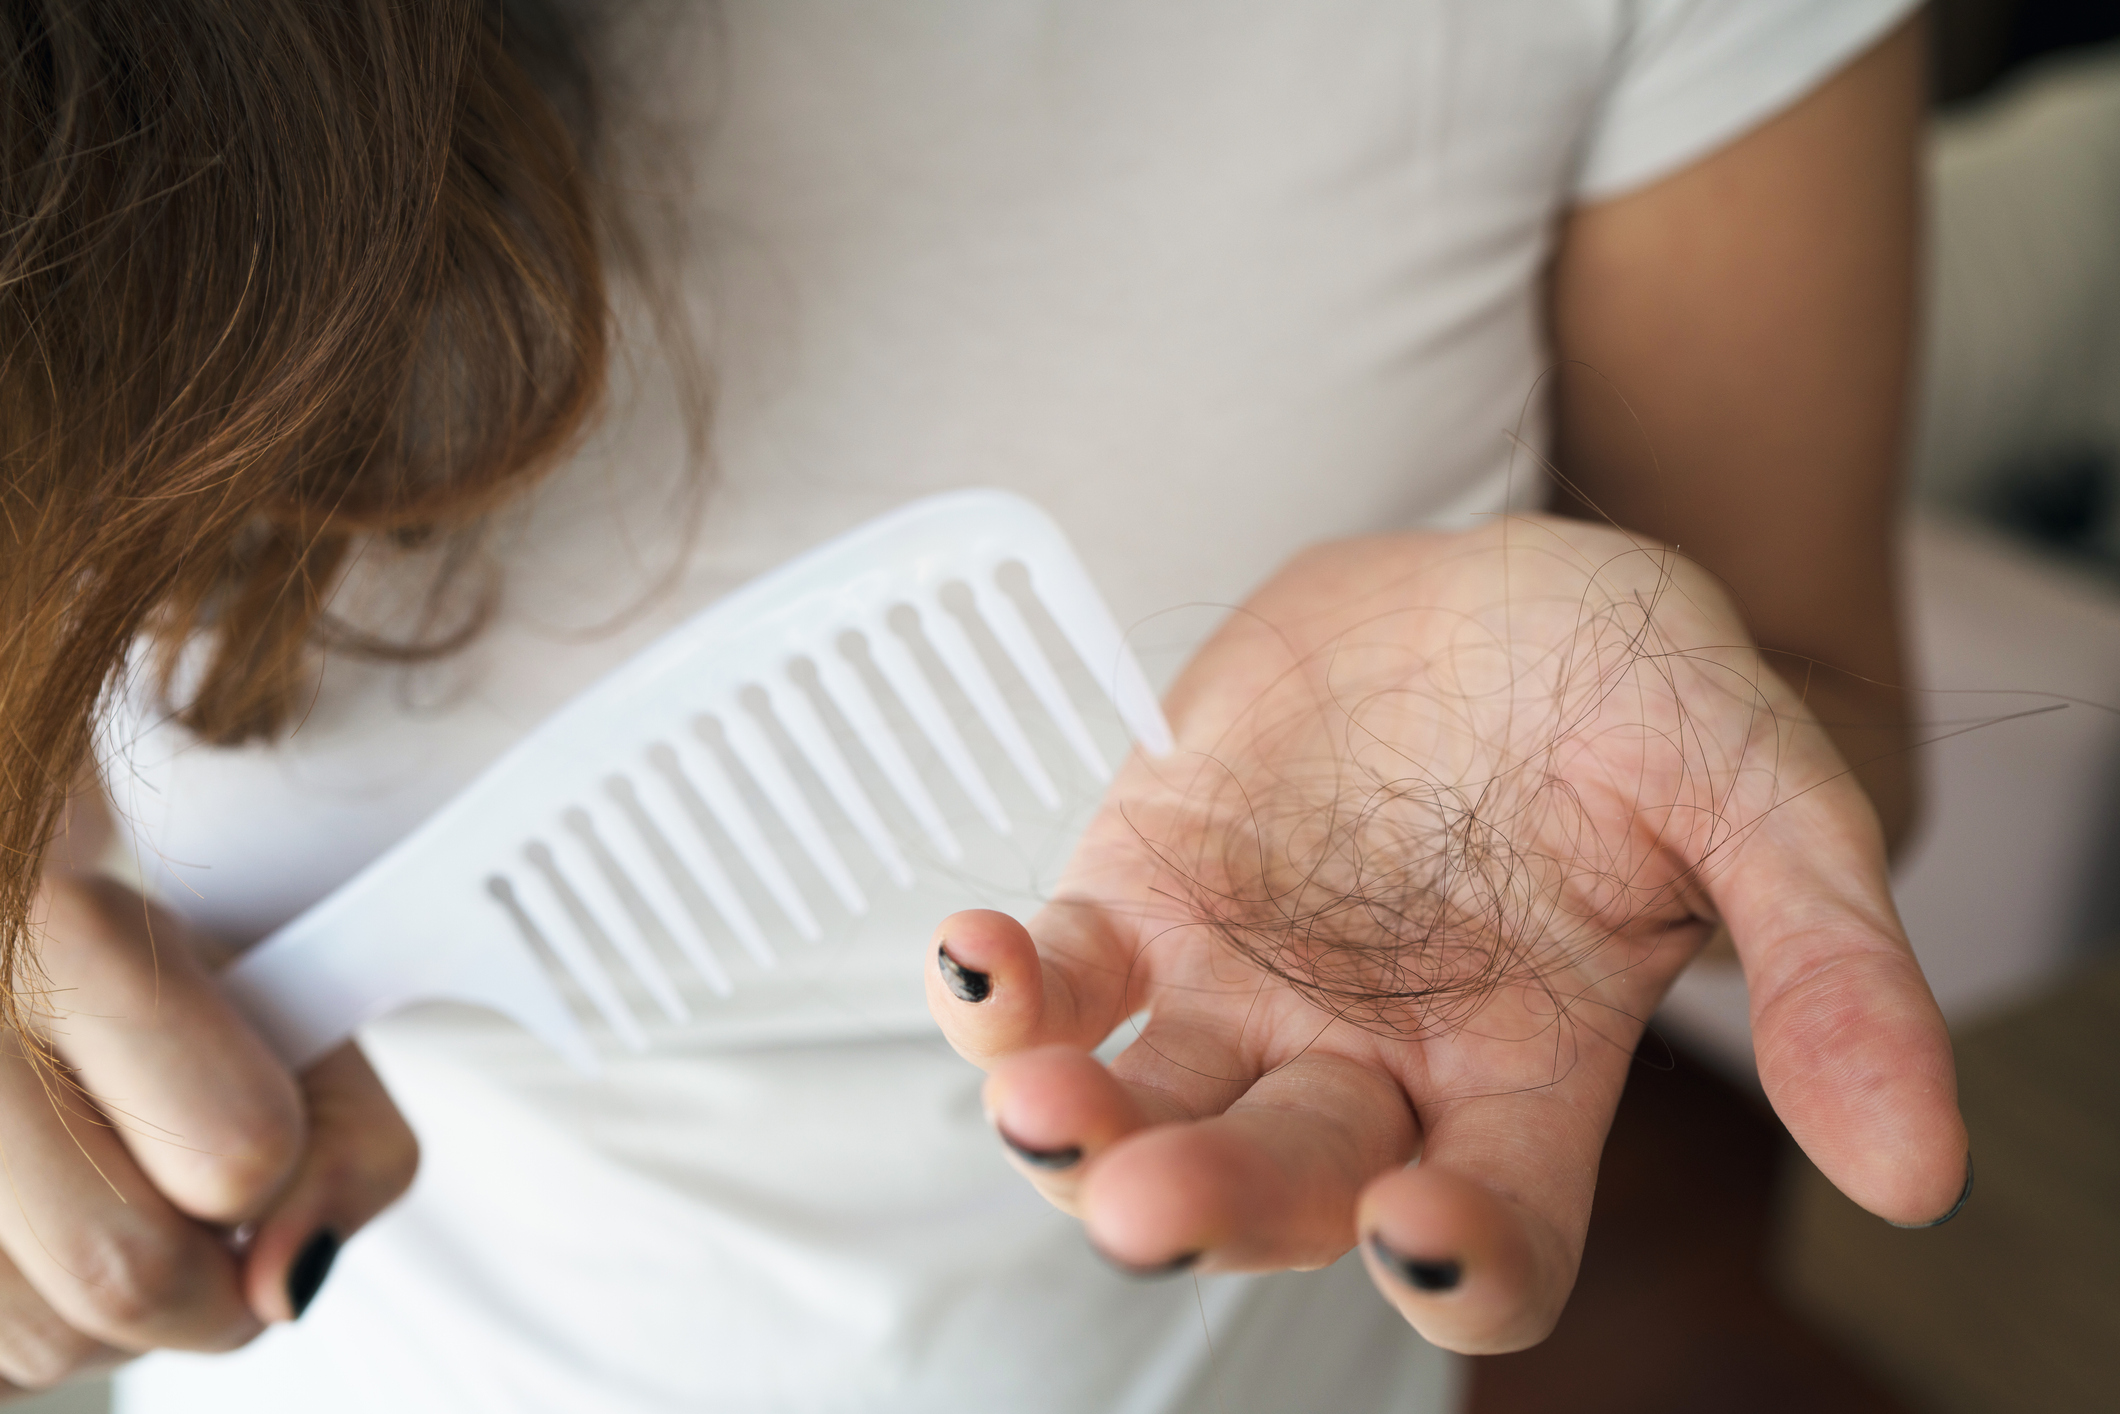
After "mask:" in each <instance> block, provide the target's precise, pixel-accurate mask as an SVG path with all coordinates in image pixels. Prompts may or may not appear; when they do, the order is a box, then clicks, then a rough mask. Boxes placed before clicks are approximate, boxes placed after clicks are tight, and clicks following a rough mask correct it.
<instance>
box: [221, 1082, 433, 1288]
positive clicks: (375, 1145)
mask: <svg viewBox="0 0 2120 1414" xmlns="http://www.w3.org/2000/svg"><path fill="white" fill-rule="evenodd" d="M302 1091H303V1099H304V1101H305V1102H306V1104H307V1107H308V1115H309V1144H308V1147H307V1148H306V1149H305V1150H304V1151H303V1153H302V1157H301V1159H300V1160H299V1161H298V1162H297V1163H296V1165H295V1171H294V1176H293V1178H291V1179H290V1180H289V1181H288V1184H287V1187H286V1188H285V1189H284V1190H283V1191H282V1192H281V1194H280V1197H279V1200H278V1201H277V1202H275V1203H274V1204H273V1206H272V1208H271V1209H270V1210H269V1211H268V1212H267V1213H266V1214H265V1216H264V1217H263V1218H262V1219H260V1220H259V1222H258V1225H257V1229H256V1232H255V1233H254V1234H253V1236H252V1239H251V1243H250V1249H249V1252H248V1254H247V1256H246V1258H245V1261H244V1268H243V1288H244V1294H245V1296H246V1297H247V1299H248V1300H249V1302H250V1307H251V1310H253V1311H254V1312H256V1313H257V1315H258V1318H259V1319H260V1320H265V1321H291V1320H294V1319H296V1318H297V1317H299V1316H300V1315H301V1314H302V1312H303V1311H304V1310H306V1309H307V1308H308V1306H309V1303H310V1302H311V1301H312V1300H313V1299H314V1298H315V1297H316V1294H317V1292H318V1290H319V1289H320V1288H321V1287H322V1286H323V1284H324V1278H325V1277H326V1276H328V1275H329V1274H330V1271H331V1264H332V1263H333V1261H334V1260H336V1259H337V1257H338V1254H339V1248H340V1247H341V1246H342V1245H344V1244H345V1242H346V1241H347V1239H349V1238H350V1237H352V1236H353V1234H354V1233H355V1232H356V1231H358V1230H359V1229H360V1228H361V1227H363V1226H364V1225H366V1223H367V1222H368V1220H369V1219H371V1218H373V1217H374V1216H375V1215H376V1214H378V1213H380V1212H382V1211H383V1209H385V1208H387V1207H388V1206H390V1204H391V1203H393V1202H395V1201H396V1200H397V1199H398V1198H399V1197H400V1196H401V1195H402V1194H403V1193H404V1192H405V1190H406V1189H407V1188H409V1187H411V1185H412V1176H413V1173H414V1172H415V1171H416V1170H417V1169H418V1167H419V1157H420V1151H419V1141H418V1140H416V1139H415V1138H414V1137H413V1134H412V1129H411V1127H410V1126H409V1125H407V1124H406V1123H405V1120H404V1117H403V1116H402V1115H400V1114H399V1113H398V1111H397V1106H396V1105H395V1104H393V1103H391V1099H390V1096H389V1094H388V1093H387V1092H386V1091H385V1090H384V1089H383V1082H382V1081H381V1080H379V1079H378V1078H377V1077H376V1073H375V1071H374V1070H373V1069H372V1068H370V1066H369V1064H368V1060H367V1058H366V1057H365V1056H363V1055H362V1054H361V1052H360V1049H359V1048H358V1047H357V1046H355V1045H354V1044H353V1043H351V1042H348V1043H347V1044H346V1045H343V1046H341V1047H339V1048H338V1049H337V1050H335V1051H333V1052H331V1053H330V1054H329V1055H326V1056H325V1057H324V1058H323V1059H322V1060H320V1061H318V1062H317V1063H316V1064H315V1065H313V1066H311V1067H310V1068H309V1070H308V1072H307V1073H306V1074H304V1075H303V1077H302Z"/></svg>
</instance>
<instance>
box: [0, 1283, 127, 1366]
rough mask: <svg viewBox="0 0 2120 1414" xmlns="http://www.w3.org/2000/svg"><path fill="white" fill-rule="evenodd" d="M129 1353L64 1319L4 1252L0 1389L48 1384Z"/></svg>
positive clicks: (0, 1291) (0, 1300)
mask: <svg viewBox="0 0 2120 1414" xmlns="http://www.w3.org/2000/svg"><path fill="white" fill-rule="evenodd" d="M125 1358H126V1353H125V1352H124V1351H120V1350H115V1349H113V1348H111V1347H110V1346H108V1345H105V1344H103V1342H101V1341H99V1340H95V1339H93V1338H92V1337H89V1336H85V1335H83V1334H81V1332H79V1331H77V1330H75V1329H74V1328H73V1327H72V1326H70V1325H68V1324H67V1323H66V1322H65V1321H63V1320H61V1319H60V1317H59V1313H58V1312H56V1311H54V1310H52V1308H51V1304H50V1303H49V1302H47V1301H46V1300H45V1299H44V1298H43V1297H41V1296H39V1295H38V1294H37V1291H36V1288H34V1287H32V1286H31V1285H30V1284H29V1282H28V1281H26V1280H25V1279H24V1278H23V1276H22V1273H21V1272H19V1271H17V1270H16V1269H15V1264H14V1263H13V1262H10V1261H8V1260H7V1258H6V1257H5V1256H4V1255H0V1390H4V1389H6V1388H9V1387H12V1388H14V1389H18V1390H36V1389H48V1388H50V1387H51V1386H52V1385H55V1384H58V1383H59V1382H60V1381H62V1380H66V1379H70V1378H72V1377H73V1376H75V1375H78V1374H82V1373H85V1372H86V1371H89V1370H93V1369H97V1368H99V1367H102V1366H106V1365H113V1364H116V1363H118V1362H119V1361H121V1360H123V1359H125Z"/></svg>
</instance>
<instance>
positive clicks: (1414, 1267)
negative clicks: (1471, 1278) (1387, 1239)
mask: <svg viewBox="0 0 2120 1414" xmlns="http://www.w3.org/2000/svg"><path fill="white" fill-rule="evenodd" d="M1369 1251H1370V1253H1371V1254H1372V1255H1373V1256H1375V1258H1376V1259H1377V1261H1378V1262H1379V1263H1380V1264H1382V1266H1383V1268H1384V1270H1385V1271H1387V1272H1390V1273H1391V1274H1392V1276H1393V1277H1395V1278H1397V1279H1398V1280H1399V1281H1402V1282H1404V1283H1405V1284H1406V1285H1408V1286H1410V1287H1412V1288H1413V1289H1414V1290H1415V1291H1425V1292H1428V1293H1430V1294H1431V1295H1432V1294H1434V1293H1436V1292H1441V1291H1455V1290H1457V1284H1458V1283H1459V1282H1460V1281H1462V1280H1464V1277H1465V1269H1464V1268H1463V1267H1461V1266H1459V1265H1458V1264H1457V1262H1456V1261H1455V1260H1454V1259H1452V1258H1449V1257H1408V1256H1406V1255H1405V1254H1404V1253H1402V1252H1394V1251H1392V1250H1391V1249H1390V1248H1389V1247H1386V1246H1385V1245H1384V1239H1383V1238H1382V1237H1381V1236H1379V1235H1377V1234H1376V1233H1371V1234H1370V1235H1369Z"/></svg>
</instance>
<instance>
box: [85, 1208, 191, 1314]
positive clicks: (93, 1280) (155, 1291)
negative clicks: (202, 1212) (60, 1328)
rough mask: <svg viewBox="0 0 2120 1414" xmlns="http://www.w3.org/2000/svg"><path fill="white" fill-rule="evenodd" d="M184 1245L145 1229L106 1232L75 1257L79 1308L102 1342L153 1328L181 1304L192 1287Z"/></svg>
mask: <svg viewBox="0 0 2120 1414" xmlns="http://www.w3.org/2000/svg"><path fill="white" fill-rule="evenodd" d="M186 1248H187V1244H186V1243H184V1242H183V1241H181V1240H180V1239H178V1238H176V1237H175V1236H173V1235H172V1234H169V1233H164V1232H160V1231H156V1230H153V1229H148V1228H136V1229H132V1230H129V1231H105V1232H102V1233H99V1234H97V1235H96V1237H95V1239H94V1240H92V1241H91V1242H90V1243H89V1245H88V1247H87V1250H85V1251H83V1252H81V1253H80V1254H79V1256H78V1258H77V1261H78V1265H76V1266H75V1271H76V1272H77V1273H78V1278H79V1281H80V1290H79V1293H78V1296H77V1304H78V1305H79V1307H80V1308H81V1314H82V1316H83V1317H84V1318H85V1319H84V1321H83V1324H85V1325H87V1326H88V1327H89V1328H90V1331H91V1333H93V1334H101V1335H103V1336H104V1337H105V1338H106V1339H111V1338H113V1337H116V1338H118V1341H119V1343H123V1338H124V1337H126V1336H129V1335H132V1334H134V1333H136V1332H142V1331H148V1330H152V1329H153V1328H155V1327H156V1326H158V1325H161V1324H163V1323H164V1322H165V1318H166V1317H167V1316H169V1315H170V1314H171V1313H173V1312H174V1311H176V1310H177V1309H178V1308H179V1307H181V1306H182V1305H183V1303H184V1298H185V1296H186V1295H187V1293H188V1291H189V1289H190V1286H191V1272H190V1270H189V1263H188V1262H187V1261H186V1256H187V1252H186Z"/></svg>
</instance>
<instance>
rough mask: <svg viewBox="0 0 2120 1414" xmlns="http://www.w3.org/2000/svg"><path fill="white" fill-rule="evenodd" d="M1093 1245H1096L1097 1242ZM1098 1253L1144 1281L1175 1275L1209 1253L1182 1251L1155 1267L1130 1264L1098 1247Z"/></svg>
mask: <svg viewBox="0 0 2120 1414" xmlns="http://www.w3.org/2000/svg"><path fill="white" fill-rule="evenodd" d="M1092 1245H1093V1246H1094V1245H1095V1244H1092ZM1097 1255H1098V1256H1099V1257H1102V1258H1104V1260H1105V1261H1107V1262H1109V1263H1111V1264H1112V1265H1113V1266H1114V1267H1117V1268H1118V1269H1119V1270H1120V1271H1122V1272H1124V1273H1126V1274H1127V1275H1128V1276H1130V1277H1139V1278H1140V1279H1141V1280H1143V1281H1154V1280H1155V1279H1156V1278H1158V1277H1174V1276H1176V1275H1177V1274H1178V1273H1180V1272H1182V1271H1186V1270H1188V1269H1190V1268H1191V1267H1192V1266H1193V1264H1194V1263H1196V1262H1198V1261H1199V1260H1200V1259H1201V1258H1202V1257H1204V1256H1206V1255H1207V1254H1206V1253H1204V1252H1181V1253H1179V1254H1178V1255H1177V1256H1175V1257H1173V1258H1171V1259H1170V1260H1169V1261H1168V1262H1159V1263H1157V1264H1156V1265H1155V1266H1153V1267H1136V1266H1130V1265H1128V1264H1127V1263H1125V1262H1122V1261H1120V1260H1119V1259H1118V1258H1117V1257H1114V1256H1112V1255H1110V1254H1109V1253H1107V1252H1105V1251H1104V1250H1103V1249H1102V1248H1098V1250H1097Z"/></svg>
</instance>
